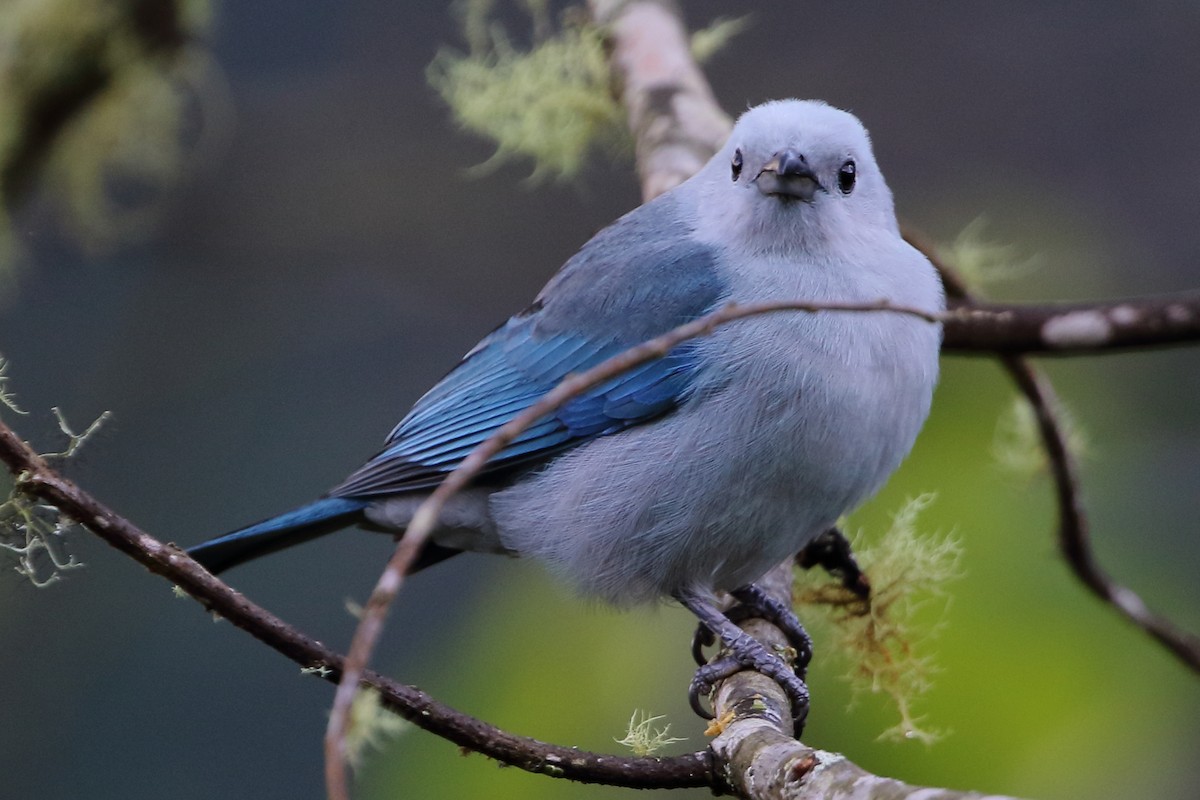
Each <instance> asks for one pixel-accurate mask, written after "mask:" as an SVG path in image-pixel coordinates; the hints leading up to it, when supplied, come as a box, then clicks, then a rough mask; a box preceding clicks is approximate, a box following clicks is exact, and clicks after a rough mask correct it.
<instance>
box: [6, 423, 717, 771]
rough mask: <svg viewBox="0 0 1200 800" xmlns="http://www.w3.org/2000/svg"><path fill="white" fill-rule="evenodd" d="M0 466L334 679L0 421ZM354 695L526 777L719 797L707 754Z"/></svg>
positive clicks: (289, 632)
mask: <svg viewBox="0 0 1200 800" xmlns="http://www.w3.org/2000/svg"><path fill="white" fill-rule="evenodd" d="M0 461H3V462H4V463H5V464H7V465H8V468H9V470H10V471H11V472H12V474H13V475H15V476H17V488H18V491H20V492H22V493H24V494H25V495H27V496H30V497H35V498H39V499H41V500H44V501H46V502H47V503H50V504H51V505H54V506H55V507H56V508H58V509H59V510H60V511H62V512H63V513H64V514H65V515H67V516H69V517H71V518H72V519H74V520H75V521H76V522H78V523H80V524H81V525H84V526H85V527H86V528H88V530H90V531H92V532H93V533H95V534H96V535H97V536H99V537H100V538H101V539H103V540H104V541H106V542H107V543H108V544H110V545H112V546H113V547H115V548H116V549H118V550H120V551H121V552H123V553H125V554H126V555H128V556H130V557H131V558H132V559H133V560H135V561H137V562H138V563H139V564H141V565H142V566H144V567H146V568H147V569H148V570H150V571H151V572H153V573H155V574H157V575H161V576H163V577H165V578H167V579H168V580H170V581H171V582H172V583H174V584H175V585H176V586H179V587H180V588H181V589H183V590H184V591H186V592H187V593H188V594H189V595H191V596H192V597H193V598H195V599H196V600H198V601H200V602H201V603H202V604H203V605H204V606H205V607H206V608H208V609H210V610H211V611H213V612H215V613H217V614H219V615H220V616H221V617H223V618H224V619H227V620H229V622H231V623H233V625H235V626H236V627H238V628H241V629H242V630H244V631H246V632H247V633H249V634H250V635H251V636H253V637H254V638H255V639H258V640H259V641H260V642H262V643H263V644H265V645H267V646H268V647H270V648H272V649H273V650H275V651H277V652H278V653H280V654H282V655H283V656H285V657H286V658H289V659H291V660H292V661H294V662H295V663H296V664H299V665H300V666H301V667H304V668H308V669H314V670H316V671H317V673H318V674H320V675H321V676H322V677H324V678H325V679H326V680H328V681H331V682H336V681H338V680H339V679H340V678H341V675H342V670H343V664H344V660H345V659H344V657H343V656H342V655H341V654H339V653H337V652H336V651H334V650H331V649H330V648H328V647H326V646H325V645H323V644H321V643H320V642H317V641H315V640H314V639H312V638H310V637H308V636H307V635H305V634H304V633H302V632H301V631H299V630H297V629H296V628H294V627H292V626H291V625H289V624H288V623H286V622H284V621H283V620H282V619H280V618H279V617H277V616H275V615H274V614H272V613H270V612H269V611H267V610H266V609H264V608H262V607H261V606H258V605H256V604H254V603H252V602H251V601H250V600H248V599H246V598H245V597H244V596H243V595H241V594H239V593H238V592H236V591H234V590H233V589H231V588H230V587H229V586H228V585H226V584H225V583H223V582H221V581H220V580H218V579H217V578H215V577H213V576H212V575H211V574H209V572H208V571H207V570H205V569H204V568H203V567H201V566H200V565H199V564H198V563H196V562H195V561H193V560H192V559H191V558H190V557H189V556H188V555H187V554H186V553H184V552H183V551H182V550H179V549H178V548H176V547H175V546H174V545H170V544H164V543H163V542H161V541H159V540H158V539H156V538H154V537H153V536H151V535H149V534H148V533H145V532H144V531H142V530H141V529H139V528H138V527H137V526H136V525H134V524H133V523H131V522H129V521H128V520H126V519H125V518H123V517H121V516H120V515H118V514H117V513H116V512H114V511H112V510H111V509H109V508H108V507H107V506H105V505H104V504H102V503H101V502H100V501H98V500H96V499H95V498H94V497H92V496H91V495H90V494H88V493H87V492H85V491H83V490H82V489H80V488H79V487H78V486H76V485H75V484H74V483H72V482H71V481H69V480H67V479H66V478H64V477H62V476H61V475H59V474H58V473H57V472H56V471H55V470H53V469H51V468H50V467H49V466H48V465H47V464H46V462H45V460H44V459H42V457H41V456H39V455H38V454H37V453H36V452H34V450H33V449H32V448H31V447H29V445H27V444H26V443H25V442H24V441H22V440H21V439H20V438H19V437H18V436H17V435H16V434H15V433H13V431H12V429H10V428H9V427H8V426H7V425H5V424H4V423H3V422H2V421H0ZM360 685H362V686H364V687H370V688H373V689H375V690H377V691H378V692H379V693H380V696H381V698H382V699H383V702H384V704H385V705H386V706H387V707H388V708H390V709H391V710H392V711H395V712H396V713H397V714H399V715H401V716H402V717H404V718H405V719H407V720H409V721H410V722H412V723H413V724H414V725H416V726H418V727H420V728H423V729H425V730H427V731H429V732H430V733H434V734H437V735H438V736H441V737H443V738H445V739H448V740H449V741H451V742H453V743H455V744H457V745H459V746H460V747H464V748H467V749H469V750H472V751H474V752H477V753H481V754H483V755H485V756H488V757H490V758H494V759H496V760H497V761H500V762H502V763H504V764H508V765H510V766H514V767H519V768H521V769H523V770H526V771H528V772H536V773H542V774H546V775H553V776H556V777H562V778H569V779H571V780H576V781H582V782H585V783H603V784H607V785H613V786H626V787H631V788H669V787H684V786H708V787H712V788H714V789H720V787H722V786H723V782H722V779H721V778H720V777H718V776H717V775H716V774H715V773H714V772H713V770H712V765H711V757H710V755H709V754H708V753H707V752H697V753H691V754H689V755H682V756H673V757H669V758H623V757H620V756H611V755H603V754H598V753H589V752H586V751H582V750H577V749H575V748H573V747H561V746H558V745H553V744H547V743H545V742H541V741H538V740H537V739H531V738H528V737H524V736H516V735H514V734H511V733H507V732H505V731H503V730H500V729H499V728H496V727H494V726H492V725H488V724H487V723H484V722H481V721H479V720H477V719H474V718H472V717H470V716H468V715H466V714H463V713H461V712H459V711H456V710H454V709H452V708H450V707H449V706H446V705H444V704H442V703H439V702H438V701H436V700H434V699H433V698H432V697H430V696H429V695H427V694H426V693H424V692H422V691H420V690H419V689H416V688H413V687H411V686H405V685H404V684H401V683H397V682H396V681H393V680H390V679H388V678H385V677H383V676H380V675H378V674H376V673H373V672H366V673H364V674H363V676H362V680H361V682H360Z"/></svg>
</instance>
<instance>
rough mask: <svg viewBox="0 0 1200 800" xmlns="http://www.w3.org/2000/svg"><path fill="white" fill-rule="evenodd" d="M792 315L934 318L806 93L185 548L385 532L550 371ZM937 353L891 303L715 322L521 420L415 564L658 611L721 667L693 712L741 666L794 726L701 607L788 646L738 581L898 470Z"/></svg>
mask: <svg viewBox="0 0 1200 800" xmlns="http://www.w3.org/2000/svg"><path fill="white" fill-rule="evenodd" d="M788 300H802V301H806V302H811V303H814V304H821V303H860V304H865V303H873V302H880V303H881V304H890V305H894V306H906V307H911V308H916V309H919V310H922V311H924V312H925V313H926V314H928V315H929V316H930V318H931V319H935V318H936V315H937V314H938V313H939V312H941V311H943V310H944V308H945V299H944V290H943V287H942V284H941V282H940V279H939V278H938V275H937V272H936V270H935V269H934V267H933V265H932V264H931V263H930V261H929V260H928V259H927V258H926V257H925V256H924V255H923V254H922V253H921V252H919V251H918V250H916V249H915V248H914V247H912V246H911V245H909V244H908V243H907V242H906V241H905V240H904V239H903V237H902V236H901V233H900V229H899V225H898V223H897V220H896V213H895V209H894V202H893V197H892V193H891V191H890V190H889V188H888V185H887V183H886V181H885V180H884V177H883V174H882V173H881V172H880V169H879V167H878V165H877V163H876V160H875V156H874V153H873V150H872V145H871V141H870V138H869V136H868V134H867V131H866V130H865V128H864V127H863V125H862V123H861V122H860V121H859V120H858V118H857V117H855V116H854V115H853V114H851V113H850V112H847V111H844V110H841V109H838V108H836V107H834V106H832V105H829V104H827V103H825V102H822V101H818V100H794V99H789V100H775V101H770V102H767V103H764V104H761V105H758V106H755V107H753V108H750V109H749V110H747V111H746V112H745V113H743V114H742V115H741V116H740V117H739V118H738V120H737V122H736V123H735V125H734V126H733V129H732V132H731V134H730V136H729V139H728V141H727V142H726V143H725V145H724V146H723V147H722V148H721V149H720V150H719V151H718V152H717V153H716V154H715V155H714V156H713V157H712V158H711V160H709V161H708V162H707V163H706V164H705V165H704V166H703V167H702V168H701V169H700V170H699V171H698V172H697V173H696V174H695V175H693V176H692V177H691V178H689V179H688V180H686V181H684V182H682V183H681V184H679V185H678V186H676V187H675V188H674V189H671V190H669V191H667V192H665V193H663V194H661V195H660V196H658V197H657V198H654V199H652V200H650V201H648V202H646V203H645V204H643V205H641V206H640V207H638V208H636V209H634V210H632V211H630V212H629V213H627V214H625V215H624V216H622V217H621V218H619V219H618V220H617V221H616V222H614V223H612V224H611V225H610V226H608V227H607V228H604V229H603V230H601V231H600V232H599V233H598V234H596V235H595V236H594V237H593V238H592V239H591V240H590V241H588V242H587V243H585V244H584V245H583V246H582V248H581V249H580V250H579V251H578V252H577V253H576V254H575V255H574V256H573V257H571V258H570V259H569V260H568V261H567V262H566V263H565V264H564V265H563V266H562V268H561V269H560V270H559V271H558V272H557V273H556V274H555V275H554V276H553V277H552V278H551V279H550V281H549V282H548V284H547V285H546V286H545V288H543V289H542V291H541V292H540V293H539V294H538V295H537V296H536V298H535V299H534V300H533V302H532V303H531V304H530V305H529V306H528V307H526V308H525V309H524V310H522V311H520V312H519V313H517V314H515V315H514V316H512V317H511V318H510V319H508V321H507V322H505V323H504V324H503V325H501V326H500V327H498V328H497V329H495V330H494V331H493V332H492V333H491V334H489V335H488V336H486V337H485V338H484V339H483V340H482V341H480V342H479V344H477V345H476V346H475V347H474V348H473V349H472V350H471V351H470V352H468V353H467V354H466V356H465V357H464V358H463V359H462V360H461V362H459V363H458V365H457V366H456V367H454V368H453V369H452V370H451V371H450V372H449V373H448V374H447V375H446V376H445V377H444V378H443V379H442V380H441V381H440V382H439V383H437V384H436V385H435V386H434V387H433V388H432V389H430V390H429V391H428V392H427V393H426V394H425V395H424V396H422V397H421V398H420V399H419V400H418V401H417V402H416V404H415V405H414V406H413V407H412V409H411V410H410V411H409V412H408V414H407V415H406V416H404V418H403V419H402V420H401V421H400V423H399V424H398V425H397V426H396V427H395V428H394V429H393V430H392V431H391V433H390V434H389V435H388V436H387V438H386V440H385V444H384V446H383V449H382V450H380V451H379V452H378V453H377V454H376V455H375V456H373V457H372V458H370V459H369V460H367V461H366V463H365V464H363V466H361V467H360V468H359V469H357V470H355V471H354V472H352V473H351V474H350V475H349V476H348V477H347V478H346V479H345V480H344V481H342V482H341V483H340V484H338V485H337V486H335V487H334V488H333V489H331V490H330V491H329V492H328V493H327V494H326V495H324V496H323V497H321V498H319V499H317V500H315V501H313V502H311V503H308V504H306V505H303V506H301V507H299V508H297V509H295V510H292V511H289V512H287V513H284V514H281V515H279V516H275V517H272V518H270V519H267V520H265V521H263V522H260V523H257V524H254V525H250V526H249V527H246V528H242V529H240V530H237V531H234V532H232V533H229V534H226V535H224V536H221V537H219V538H216V539H213V540H211V541H208V542H206V543H204V544H201V545H199V546H196V547H193V548H191V549H190V550H189V551H188V552H189V553H190V555H191V556H192V557H193V558H195V559H196V560H197V561H198V562H200V563H201V564H202V565H204V566H205V567H206V568H207V569H209V570H210V571H212V572H214V573H216V572H220V571H222V570H225V569H229V568H231V567H234V566H236V565H238V564H241V563H243V562H245V561H249V560H251V559H254V558H258V557H259V556H263V555H266V554H268V553H272V552H274V551H277V550H279V549H282V548H285V547H289V546H291V545H294V544H298V543H300V542H303V541H306V540H309V539H312V538H314V537H316V536H320V535H323V534H325V533H328V532H330V531H333V530H338V529H341V528H345V527H349V526H352V525H358V526H360V527H365V528H368V529H374V530H385V531H391V532H394V533H395V534H396V535H403V531H404V530H405V528H406V527H407V525H408V524H409V522H410V520H411V518H412V516H413V514H414V512H415V510H416V509H417V507H418V506H419V505H420V504H421V503H422V502H423V501H424V500H425V498H427V497H428V495H429V493H430V492H431V491H432V490H433V489H434V488H435V487H436V486H437V485H438V484H439V483H440V482H441V481H442V480H443V478H444V477H445V476H446V475H447V474H448V473H449V472H450V471H451V470H453V469H454V468H455V467H456V466H457V465H458V464H459V463H460V462H461V461H462V460H463V459H464V458H465V457H466V455H467V454H468V453H470V452H471V450H472V449H473V448H475V447H476V446H478V445H479V444H480V443H482V442H483V441H485V440H486V439H487V438H488V437H489V436H490V435H491V434H493V433H495V432H496V431H497V430H498V429H499V428H500V427H501V426H502V425H503V424H504V423H506V422H508V421H509V420H511V419H512V418H513V417H515V416H516V415H517V414H519V413H520V412H521V411H523V410H524V409H526V408H528V407H529V406H530V405H532V404H533V403H534V402H536V401H537V400H538V399H539V398H540V397H542V396H543V395H544V394H545V393H546V392H548V391H549V390H550V389H552V388H553V387H554V386H555V385H557V384H558V383H559V382H560V381H562V380H563V379H564V378H565V377H567V376H568V375H571V374H573V373H579V372H581V371H583V370H586V369H588V368H590V367H593V366H595V365H597V364H599V363H601V362H602V361H604V360H606V359H608V358H610V357H612V356H614V355H616V354H618V353H621V352H623V351H625V350H626V349H628V348H630V347H632V346H634V345H637V344H639V343H641V342H643V341H645V340H648V339H650V338H653V337H655V336H658V335H660V334H663V333H665V332H667V331H669V330H671V329H673V328H675V327H677V326H679V325H682V324H685V323H687V322H689V321H692V320H696V319H698V318H700V317H702V316H704V315H706V314H708V313H711V312H713V311H714V310H716V309H719V308H722V307H724V306H726V305H727V304H730V303H737V304H748V303H755V302H763V301H788ZM940 343H941V327H940V325H939V324H937V323H936V322H934V321H930V319H922V318H919V317H917V316H915V315H911V314H901V313H896V312H894V311H886V310H881V311H879V312H872V313H857V314H850V313H844V312H843V313H838V312H837V311H817V312H815V313H786V314H770V315H758V316H751V317H746V318H742V319H739V320H737V321H734V322H730V323H729V324H726V325H723V326H721V327H719V328H717V329H715V330H713V331H711V333H710V334H709V335H706V336H703V337H699V338H696V339H692V340H690V341H687V342H685V343H683V344H680V345H678V346H677V347H675V348H674V349H672V350H671V351H670V352H669V353H668V354H667V355H666V356H665V357H663V358H660V359H658V360H655V361H651V362H648V363H645V364H643V365H641V366H639V367H636V368H633V369H631V370H629V371H627V372H625V373H624V374H622V375H620V376H618V377H615V378H613V379H611V380H608V381H606V382H604V383H602V384H600V385H597V386H594V387H593V388H591V389H589V390H587V391H585V392H583V393H582V394H581V395H579V396H576V397H575V398H574V399H572V400H570V401H569V402H567V403H566V404H565V405H563V406H562V407H561V408H559V409H558V410H557V411H555V412H553V413H550V414H547V415H546V416H544V417H542V418H541V419H539V420H538V421H537V422H536V423H534V424H533V425H531V426H530V427H529V428H528V429H526V430H525V431H524V432H523V433H522V434H520V435H519V436H517V437H516V438H515V439H514V440H513V441H512V442H510V443H509V444H508V445H507V446H505V447H504V448H503V449H502V450H501V451H500V452H499V453H497V454H496V455H495V456H494V457H493V458H492V459H491V460H490V461H489V462H488V464H487V466H486V467H485V469H484V470H483V472H482V473H481V475H480V476H479V477H478V478H477V479H476V481H475V483H474V484H473V485H472V486H471V487H470V488H468V489H466V490H464V491H462V492H460V493H459V494H457V495H455V496H454V497H453V498H452V499H451V501H450V502H449V503H448V504H447V506H446V507H445V508H444V510H443V512H442V514H441V517H440V519H439V522H438V526H437V528H436V529H435V531H434V532H433V534H432V537H431V541H430V542H429V543H428V544H427V546H426V549H425V550H424V552H423V553H422V556H421V558H420V560H419V563H418V564H417V565H416V566H417V567H424V566H428V565H431V564H433V563H436V562H437V561H440V560H442V559H444V558H446V557H449V556H450V555H453V554H456V553H458V552H463V551H474V552H491V553H500V554H507V555H514V556H521V557H529V558H534V559H537V560H539V561H541V562H543V563H544V564H545V565H546V566H547V567H548V568H549V569H550V571H551V572H553V573H555V574H557V575H558V576H560V577H561V578H563V579H565V580H566V581H567V582H568V583H569V584H571V585H573V586H574V587H575V589H576V590H577V591H578V592H579V593H580V594H581V595H583V596H585V597H589V598H597V599H599V600H601V601H604V602H607V603H609V604H612V605H614V606H618V607H628V606H634V605H638V604H645V603H652V602H656V601H661V600H663V599H667V600H669V599H672V598H673V599H674V600H676V601H678V602H679V603H681V604H682V605H683V606H685V607H686V608H688V609H689V610H691V611H692V612H693V613H694V614H695V615H696V616H697V617H698V619H699V620H700V623H701V624H702V626H704V627H707V628H708V629H709V630H710V631H712V632H713V633H715V634H716V635H717V636H718V637H719V638H720V639H721V640H722V642H723V643H724V644H725V645H726V647H727V648H728V650H729V651H730V652H731V655H730V656H729V657H727V659H726V661H725V663H724V664H723V665H717V664H715V662H714V665H709V666H708V667H707V668H705V667H701V669H700V670H699V671H698V672H697V673H696V678H695V679H694V680H693V682H692V685H691V686H690V688H689V696H690V698H691V699H692V705H693V707H695V708H697V710H698V711H700V710H702V709H701V708H700V706H699V704H698V703H697V701H696V698H697V697H698V696H700V695H702V694H707V693H708V692H709V691H711V689H712V686H713V684H714V682H715V681H716V680H718V679H720V678H722V677H725V676H726V675H728V674H731V673H732V672H733V671H737V670H739V669H742V668H743V667H751V668H754V669H758V670H759V671H762V672H764V673H765V674H767V675H768V676H769V677H772V678H774V679H776V680H777V681H779V682H780V684H781V685H782V686H783V687H784V689H785V691H786V692H787V693H788V695H789V697H790V699H791V701H792V706H793V713H794V714H795V715H796V717H797V726H798V729H799V726H800V725H802V717H803V714H804V713H806V710H807V703H808V694H807V688H806V686H805V685H804V682H803V680H802V678H801V677H800V675H802V673H803V669H802V667H803V665H797V666H796V668H795V669H793V667H792V666H790V665H789V664H787V663H786V662H784V661H783V660H782V659H781V658H780V657H779V656H778V655H776V654H774V653H769V652H767V650H766V648H764V647H763V646H762V645H761V644H759V643H758V642H756V641H755V640H753V639H752V638H750V637H748V636H746V635H745V634H744V633H742V632H741V631H740V629H739V628H738V627H737V626H736V625H734V624H733V623H732V622H731V621H730V620H729V618H728V617H727V616H726V615H725V614H724V613H723V612H722V611H721V610H720V606H719V604H718V597H719V595H720V593H722V592H731V593H733V595H734V596H735V597H737V598H738V599H739V600H742V601H743V602H745V603H747V604H751V605H754V606H756V607H757V608H759V609H760V610H762V611H763V612H764V613H766V612H770V613H771V615H772V618H783V622H784V623H786V627H785V630H788V631H789V632H791V631H795V634H794V636H795V637H797V638H798V641H799V642H800V644H802V645H804V644H805V643H806V636H805V635H804V634H803V629H802V627H799V628H797V627H796V626H798V625H799V623H798V621H795V625H791V621H793V620H794V616H791V612H790V609H787V608H786V607H783V605H782V604H778V603H776V604H772V603H771V602H770V601H769V599H768V598H767V597H766V596H765V594H764V593H763V592H762V591H760V590H758V589H757V587H756V586H755V584H754V582H755V581H756V580H758V579H759V578H761V577H762V576H763V575H764V574H765V573H766V572H767V571H768V570H769V569H770V568H771V567H773V566H775V565H776V564H779V563H781V562H782V561H783V560H784V559H786V558H789V557H791V556H793V555H795V554H796V553H797V552H798V551H800V550H801V549H802V548H804V547H805V546H806V545H807V544H809V543H810V542H812V541H813V540H814V539H816V538H817V537H818V536H819V535H820V534H822V533H824V532H825V531H827V530H829V529H831V528H832V527H833V526H835V525H836V523H837V520H838V519H839V518H840V517H841V516H842V515H844V514H846V513H848V512H849V511H851V510H853V509H854V508H855V507H857V506H858V505H859V504H861V503H862V502H863V501H865V500H866V499H867V498H869V497H870V496H871V495H873V494H874V493H875V492H876V491H877V490H878V489H879V488H880V487H881V486H882V485H883V484H884V483H885V481H886V480H887V478H888V477H889V476H890V475H891V474H892V473H893V472H894V471H895V470H896V469H897V467H898V466H899V465H900V463H901V462H902V461H903V460H904V459H905V458H906V456H907V455H908V453H909V452H910V450H911V448H912V446H913V444H914V441H915V439H916V437H917V434H918V432H919V430H920V429H921V427H922V426H923V424H924V422H925V419H926V417H927V416H928V414H929V410H930V406H931V403H932V396H933V391H934V388H935V385H936V383H937V377H938V351H939V349H940ZM808 653H811V647H809V648H808V651H807V653H805V654H802V660H804V661H806V660H807V655H808ZM797 673H800V674H799V675H798V674H797Z"/></svg>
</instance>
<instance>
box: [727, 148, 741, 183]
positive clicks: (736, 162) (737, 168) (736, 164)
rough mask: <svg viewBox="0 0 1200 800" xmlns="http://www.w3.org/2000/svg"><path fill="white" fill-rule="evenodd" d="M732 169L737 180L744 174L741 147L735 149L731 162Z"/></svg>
mask: <svg viewBox="0 0 1200 800" xmlns="http://www.w3.org/2000/svg"><path fill="white" fill-rule="evenodd" d="M730 171H731V172H732V173H733V179H734V180H735V181H736V180H737V179H738V176H739V175H741V174H742V151H741V149H740V148H739V149H737V150H734V151H733V163H732V164H730Z"/></svg>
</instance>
